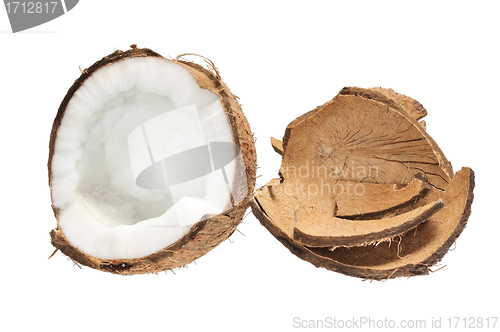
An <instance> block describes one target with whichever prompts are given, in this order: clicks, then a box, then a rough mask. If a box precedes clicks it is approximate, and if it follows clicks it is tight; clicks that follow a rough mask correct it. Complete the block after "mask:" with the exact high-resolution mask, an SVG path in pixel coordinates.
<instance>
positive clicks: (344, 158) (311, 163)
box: [251, 88, 474, 280]
mask: <svg viewBox="0 0 500 332" xmlns="http://www.w3.org/2000/svg"><path fill="white" fill-rule="evenodd" d="M426 113H427V111H426V110H425V109H424V108H423V107H422V105H421V104H420V103H418V102H417V101H415V100H413V99H411V98H409V97H407V96H404V95H401V94H397V93H395V92H394V91H392V90H390V89H381V88H375V89H360V88H344V89H343V90H341V91H340V93H339V94H338V95H337V96H336V97H335V98H333V99H332V100H331V101H329V102H327V103H325V104H324V105H322V106H319V107H317V108H316V109H314V110H313V111H310V112H308V113H306V114H304V115H302V116H301V117H299V118H297V119H295V120H294V121H292V122H291V123H290V124H289V125H288V127H287V129H286V132H285V135H284V137H283V141H280V140H277V139H272V140H271V143H272V146H273V148H274V150H275V151H276V152H278V153H279V154H280V155H282V163H281V167H280V172H279V174H280V178H279V179H274V180H272V181H270V182H269V183H268V184H267V185H265V186H263V187H262V188H260V189H258V190H257V192H256V193H255V195H254V198H253V200H252V202H251V205H252V210H253V212H254V214H255V216H256V217H257V218H258V219H259V220H260V222H261V223H262V225H264V226H265V227H266V228H267V229H268V230H269V231H270V232H271V233H272V234H273V235H274V236H275V237H276V238H277V239H278V240H279V241H280V242H282V243H283V244H284V245H285V246H286V247H287V248H288V249H289V250H290V251H291V252H292V253H293V254H295V255H297V256H298V257H300V258H302V259H304V260H306V261H309V262H311V263H312V264H313V265H315V266H317V267H323V268H326V269H329V270H333V271H336V272H340V273H343V274H346V275H351V276H355V277H360V278H368V279H377V280H380V279H388V278H396V277H408V276H414V275H422V274H427V273H428V272H429V271H430V267H431V266H432V265H434V264H436V263H437V262H439V261H440V260H441V259H442V257H443V256H444V255H445V254H446V252H447V251H448V249H449V248H450V246H451V245H452V244H453V242H454V241H455V240H456V238H457V237H458V236H459V235H460V234H461V232H462V231H463V229H464V228H465V225H466V223H467V220H468V217H469V214H470V211H471V210H470V209H471V204H472V199H473V188H474V173H473V171H472V170H471V169H470V168H468V167H464V168H463V169H461V170H460V171H458V172H456V173H454V172H453V169H452V167H451V164H450V162H449V161H448V160H447V159H446V157H445V156H444V154H443V152H442V151H441V149H440V148H439V147H438V145H437V144H436V142H435V141H434V140H433V139H432V138H431V137H430V136H429V134H428V133H427V132H426V130H425V123H423V122H422V121H420V122H419V120H420V119H421V118H422V117H424V116H425V115H426Z"/></svg>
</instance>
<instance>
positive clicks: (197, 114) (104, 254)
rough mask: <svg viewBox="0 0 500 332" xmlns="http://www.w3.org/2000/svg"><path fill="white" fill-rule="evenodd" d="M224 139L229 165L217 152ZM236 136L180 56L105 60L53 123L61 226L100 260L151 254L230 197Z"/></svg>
mask: <svg viewBox="0 0 500 332" xmlns="http://www.w3.org/2000/svg"><path fill="white" fill-rule="evenodd" d="M222 143H224V144H223V147H224V148H223V150H224V151H223V154H224V158H223V159H224V160H225V161H226V162H224V163H223V165H221V164H220V163H221V162H220V160H216V159H217V158H216V156H214V153H215V152H216V151H214V146H216V145H217V144H219V145H220V144H222ZM230 143H233V135H232V131H231V126H230V124H229V121H228V118H227V115H226V114H225V111H224V108H223V106H222V104H221V101H220V98H219V97H218V96H217V95H216V94H215V93H213V92H211V91H208V90H204V89H201V88H200V87H199V86H198V83H197V82H196V80H195V79H194V78H193V76H192V75H191V74H190V73H189V72H188V71H187V70H186V69H185V68H183V67H182V66H181V65H179V64H177V63H174V62H171V61H168V60H165V59H162V58H155V57H135V58H129V59H126V60H122V61H119V62H115V63H113V64H112V65H108V66H106V67H103V68H101V69H99V70H97V71H96V72H94V73H93V74H92V75H91V76H90V77H89V78H88V79H87V80H86V81H85V82H84V84H83V85H82V86H81V87H80V88H79V89H78V90H77V91H76V92H75V94H74V96H73V97H72V99H71V100H70V102H69V103H68V105H67V108H66V112H65V114H64V117H63V119H62V122H61V125H60V127H59V130H58V132H57V138H56V142H55V146H54V155H53V159H52V164H51V170H52V186H51V190H52V200H53V204H54V206H55V207H56V208H57V209H59V227H60V228H61V230H62V232H63V233H64V235H65V236H66V238H67V240H68V241H69V242H70V243H71V244H72V245H73V246H74V247H76V248H77V249H79V250H80V251H82V252H84V253H85V254H88V255H91V256H94V257H97V258H100V259H132V258H140V257H143V256H147V255H149V254H152V253H155V252H157V251H159V250H161V249H163V248H165V247H167V246H169V245H170V244H172V243H174V242H176V241H177V240H178V239H180V238H181V237H182V236H183V235H185V234H186V233H187V232H188V231H189V229H190V228H191V226H192V225H193V224H195V223H196V222H198V221H200V220H201V219H202V218H203V217H204V216H206V215H216V214H220V213H222V212H224V210H225V209H227V208H228V207H230V206H231V198H230V192H231V190H232V183H233V179H234V172H235V166H234V165H235V161H234V160H235V158H238V157H241V156H239V155H236V154H237V149H236V150H235V149H234V146H233V144H230ZM214 144H215V145H214ZM228 144H229V145H228ZM228 146H231V147H232V148H230V149H229V148H227V147H228ZM219 150H220V149H219ZM219 150H218V151H219ZM189 151H190V152H189ZM235 151H236V152H235ZM218 153H219V155H220V151H219V152H218ZM219 159H220V158H219ZM228 161H229V162H228ZM207 170H208V171H207ZM232 203H235V202H234V201H233V202H232ZM236 203H237V202H236Z"/></svg>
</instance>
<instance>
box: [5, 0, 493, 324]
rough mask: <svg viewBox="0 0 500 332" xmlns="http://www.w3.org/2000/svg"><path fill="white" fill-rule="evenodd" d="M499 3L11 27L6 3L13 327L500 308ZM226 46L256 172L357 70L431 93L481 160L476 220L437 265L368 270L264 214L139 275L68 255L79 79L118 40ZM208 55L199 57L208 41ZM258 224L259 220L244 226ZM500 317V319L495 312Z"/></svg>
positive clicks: (139, 7) (90, 12) (155, 45)
mask: <svg viewBox="0 0 500 332" xmlns="http://www.w3.org/2000/svg"><path fill="white" fill-rule="evenodd" d="M499 13H500V6H499V3H498V2H494V1H490V2H488V1H475V2H472V1H471V2H460V1H450V2H445V1H432V2H431V1H416V2H408V1H404V2H403V1H399V2H388V1H381V2H375V1H371V2H359V1H337V2H335V1H313V0H311V1H307V2H306V1H300V2H297V1H291V0H289V1H272V0H267V1H246V2H243V1H133V2H132V1H117V0H114V1H110V0H107V1H98V0H88V1H83V0H82V1H80V3H79V4H78V5H77V6H76V7H75V8H74V9H73V10H72V11H70V12H69V13H68V14H66V15H64V16H62V17H60V18H58V19H56V20H54V21H52V22H49V23H46V24H44V25H41V26H38V27H35V28H33V29H30V30H28V31H25V32H21V33H17V34H12V33H11V32H10V26H9V23H8V19H7V14H6V13H5V10H3V8H0V57H1V62H0V91H1V92H0V94H1V106H0V107H1V112H2V114H1V122H0V123H1V126H2V128H1V130H0V134H1V138H0V144H1V155H2V157H1V158H2V163H1V166H0V167H1V173H0V174H1V175H2V176H3V179H2V193H3V194H2V198H3V199H2V201H1V202H2V205H1V206H2V210H3V211H4V213H3V217H2V225H3V228H2V233H1V235H2V237H1V241H0V249H1V250H0V253H1V264H0V266H1V267H0V268H1V286H0V287H1V288H0V289H1V295H0V296H1V297H0V299H1V303H2V308H1V310H0V329H1V330H4V331H21V330H22V331H39V330H42V329H50V330H51V331H93V330H96V331H104V330H110V329H111V330H124V331H132V330H136V331H139V330H141V331H145V330H151V329H154V330H155V331H169V330H178V331H181V330H182V331H194V330H196V331H207V330H210V331H229V330H231V331H260V330H262V331H288V330H297V329H295V328H294V327H293V322H294V321H293V319H294V317H299V318H300V319H306V320H310V319H312V320H318V319H325V318H326V317H331V318H337V319H344V320H347V319H352V318H360V317H371V318H372V319H382V320H383V319H385V318H387V319H393V320H396V321H399V320H402V319H413V320H416V319H425V320H427V327H428V328H430V321H431V320H432V319H436V318H438V317H442V324H443V327H445V326H446V325H447V321H446V319H447V318H448V317H452V316H460V317H483V318H486V317H489V316H500V308H499V301H498V298H499V297H500V292H499V286H498V275H499V272H500V269H499V267H498V254H499V250H498V248H499V247H498V246H499V243H498V236H499V231H500V227H499V221H500V220H499V216H498V212H497V211H498V207H499V205H498V186H499V181H498V169H497V165H496V164H497V162H498V156H497V153H498V147H497V144H498V142H499V139H498V132H499V131H500V129H499V126H498V119H499V116H498V114H499V112H500V106H499V98H498V97H499V91H500V89H499V88H500V83H499V77H500V65H499V59H500V51H499V47H498V44H499V33H500V23H499V19H498V15H499ZM133 43H135V44H137V45H138V46H139V47H148V48H151V49H153V50H154V51H156V52H158V53H160V54H162V55H163V56H166V57H167V56H171V57H175V56H176V55H178V54H181V53H185V52H193V53H198V54H201V55H204V56H206V57H208V58H210V59H212V60H213V61H214V62H215V64H216V65H217V66H218V68H219V70H220V73H221V76H222V77H223V79H224V81H225V82H226V83H227V84H228V86H229V87H230V88H231V90H232V91H233V92H234V93H235V94H236V95H237V96H239V97H240V101H241V103H242V106H243V110H244V111H245V113H246V116H247V118H248V120H249V122H250V124H251V126H252V130H253V131H254V133H255V135H256V137H257V143H256V145H257V151H258V163H259V166H260V169H259V175H261V177H260V178H259V179H258V185H259V186H261V185H264V184H265V183H267V182H268V181H269V180H270V179H271V178H273V177H276V176H277V172H278V169H279V165H280V161H281V159H280V157H279V156H278V155H277V154H275V153H274V152H273V150H272V148H271V145H270V142H269V137H270V136H275V137H278V138H281V137H282V135H283V133H284V130H285V127H286V125H287V124H288V123H289V122H290V121H292V120H293V119H295V118H296V117H297V116H299V115H301V114H303V113H305V112H306V111H309V110H311V109H313V108H315V107H316V106H318V105H321V104H323V103H325V102H326V101H328V100H330V99H331V98H333V97H334V96H335V95H336V94H337V92H338V91H339V90H340V89H341V88H343V87H344V86H359V87H373V86H382V87H391V88H393V89H394V90H395V91H397V92H401V93H404V94H407V95H409V96H411V97H413V98H415V99H417V100H418V101H420V102H421V103H422V104H423V105H424V107H426V109H427V110H428V112H429V115H428V116H427V117H426V121H427V129H428V132H429V133H430V135H431V136H432V137H433V138H434V139H435V140H436V141H437V142H438V144H439V145H440V147H441V148H442V150H443V151H444V152H445V154H446V156H447V158H448V159H449V160H450V161H451V162H452V164H453V166H454V169H455V171H457V170H459V169H460V168H461V167H463V166H469V167H471V168H472V169H473V170H474V171H475V173H476V189H475V191H474V194H475V199H474V203H473V205H472V215H471V217H470V219H469V224H468V226H467V228H466V229H465V231H464V232H463V234H462V235H461V236H460V238H459V239H458V241H457V243H456V247H455V246H454V247H455V250H454V251H451V252H449V253H448V254H447V255H446V256H445V258H444V259H443V261H442V262H441V263H440V264H439V265H438V266H436V267H435V268H434V270H436V269H438V268H439V267H442V266H444V265H446V267H445V268H443V269H441V270H439V271H438V272H436V273H433V274H431V275H428V276H421V277H414V278H410V279H404V278H403V279H401V278H400V279H397V280H390V281H386V282H369V281H362V280H360V279H357V278H352V277H347V276H344V275H341V274H337V273H334V272H331V271H327V270H324V269H317V268H315V267H313V266H312V265H311V264H309V263H307V262H304V261H301V260H300V259H299V258H297V257H296V256H294V255H292V254H291V253H290V252H289V251H288V250H287V249H286V248H285V247H284V246H282V245H281V244H280V243H279V242H278V241H277V240H276V239H274V237H273V236H272V235H271V234H270V233H268V231H267V230H266V229H265V228H264V227H262V226H261V225H260V223H259V222H258V221H257V220H256V218H255V217H253V215H251V214H250V215H248V216H247V217H246V218H245V219H244V222H243V224H242V225H241V226H240V227H239V231H240V232H241V233H240V232H235V233H234V235H233V236H232V237H231V239H230V240H231V241H226V242H224V243H222V244H221V245H220V246H219V247H217V248H216V249H214V250H213V251H211V252H209V253H208V254H207V255H206V256H205V257H202V258H200V259H199V260H197V261H196V263H195V264H194V263H193V264H190V265H189V266H188V267H187V268H183V269H179V270H176V271H175V273H176V274H175V275H174V274H173V273H172V272H168V273H167V274H163V273H162V274H158V275H140V276H130V277H123V276H117V275H112V274H108V273H104V272H99V271H95V270H92V269H90V268H86V267H84V268H83V269H80V268H78V267H76V266H74V265H73V263H72V262H71V261H70V260H68V259H67V258H66V257H65V256H64V255H63V254H61V253H59V252H58V253H57V254H56V255H55V256H54V257H53V258H51V259H50V260H48V259H47V258H48V257H49V256H50V255H51V254H52V252H53V247H52V246H51V244H50V241H49V240H50V237H49V232H50V230H51V229H52V228H54V227H55V226H56V220H55V218H54V216H53V213H52V210H51V207H50V205H51V202H50V195H49V188H48V183H47V182H48V180H47V167H46V164H47V157H48V143H49V134H50V131H51V127H52V121H53V119H54V117H55V115H56V112H57V108H58V107H59V104H60V102H61V101H62V99H63V97H64V95H65V94H66V91H67V90H68V88H69V87H70V86H71V85H72V83H73V82H74V80H75V79H77V78H78V77H79V75H80V71H79V66H80V68H81V69H84V68H85V67H89V66H90V65H92V64H93V63H94V62H95V61H97V60H99V59H101V58H102V57H103V56H105V55H107V54H109V53H111V52H113V51H114V50H115V49H122V50H124V49H128V47H129V45H131V44H133ZM193 60H196V59H195V58H193ZM242 234H244V235H242ZM498 327H500V322H498V323H497V328H498Z"/></svg>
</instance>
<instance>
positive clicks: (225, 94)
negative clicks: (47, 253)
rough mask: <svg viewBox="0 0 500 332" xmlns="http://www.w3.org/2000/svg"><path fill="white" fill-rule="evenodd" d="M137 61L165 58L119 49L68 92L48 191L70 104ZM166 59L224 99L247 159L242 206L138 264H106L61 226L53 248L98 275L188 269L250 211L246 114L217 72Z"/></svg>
mask: <svg viewBox="0 0 500 332" xmlns="http://www.w3.org/2000/svg"><path fill="white" fill-rule="evenodd" d="M134 57H159V58H163V57H162V56H161V55H160V54H158V53H156V52H153V51H152V50H150V49H147V48H143V49H139V48H137V47H136V45H132V46H131V49H130V50H127V51H125V52H124V51H120V50H117V51H115V52H114V53H112V54H110V55H108V56H106V57H104V58H102V59H101V60H100V61H97V62H96V63H95V64H93V65H92V66H91V67H89V68H88V69H85V70H84V71H83V72H82V75H81V76H80V77H79V78H78V79H77V80H76V81H75V83H74V84H73V86H71V88H70V89H69V91H68V93H67V94H66V96H65V97H64V99H63V101H62V103H61V105H60V107H59V110H58V113H57V116H56V118H55V120H54V124H53V127H52V132H51V135H50V143H49V161H48V170H49V186H51V181H52V172H51V167H52V157H53V155H54V146H55V143H56V140H57V131H58V129H59V127H60V125H61V121H62V119H63V117H64V113H65V111H66V107H67V105H68V103H69V101H70V100H71V98H72V97H73V95H74V94H75V92H76V91H77V90H78V89H79V88H80V87H81V86H82V84H83V83H84V82H85V80H86V79H87V78H89V77H90V76H91V75H92V74H93V73H94V72H96V71H97V70H99V69H101V68H103V67H105V66H111V65H113V64H114V63H116V62H118V61H122V60H125V59H129V58H134ZM164 59H165V61H172V62H175V63H178V64H179V65H181V66H183V67H184V68H185V69H187V70H188V71H189V73H190V74H191V75H192V76H193V77H194V78H195V79H196V81H197V82H198V85H199V86H200V88H202V89H207V90H209V91H212V92H213V93H215V94H217V95H218V96H219V98H220V101H221V103H222V105H223V107H224V110H225V112H226V115H227V118H228V120H229V123H230V126H231V129H232V133H233V140H234V144H235V145H236V146H238V147H239V149H240V151H241V155H242V163H243V165H237V167H236V168H235V169H237V170H238V171H239V172H238V173H237V174H235V179H234V183H233V192H232V197H233V198H234V199H235V200H236V201H241V202H240V203H239V204H237V205H235V206H234V207H232V208H230V209H228V210H226V211H225V212H223V213H222V214H219V215H216V216H210V217H209V218H206V217H207V216H204V218H202V220H201V221H199V222H198V223H196V224H195V225H193V227H192V228H191V229H190V230H189V232H188V233H187V234H185V235H184V236H183V237H182V238H180V239H179V240H178V241H177V242H175V243H173V244H172V245H170V246H168V247H166V248H164V249H162V250H160V251H158V252H156V253H153V254H150V255H148V256H145V257H141V258H136V259H117V260H106V259H99V258H96V257H92V256H89V255H87V254H85V253H83V252H82V251H81V250H79V249H78V248H75V247H74V246H73V245H72V244H71V243H70V242H69V241H68V240H67V239H66V237H65V236H64V233H63V232H62V230H61V228H60V227H59V226H58V227H57V228H55V229H53V230H52V231H51V232H50V237H51V243H52V245H53V246H54V247H56V248H57V249H59V250H60V251H61V252H62V253H64V254H65V255H67V256H68V257H69V258H71V260H73V261H74V262H76V263H79V264H81V265H85V266H89V267H91V268H94V269H96V270H101V271H106V272H111V273H116V274H123V275H128V274H139V273H155V272H160V271H166V270H172V269H174V268H178V267H183V266H185V265H187V264H189V263H191V262H193V261H194V260H195V259H197V258H199V257H201V256H203V255H205V254H206V253H207V252H209V251H210V250H212V249H213V248H215V247H216V246H218V245H219V244H220V243H221V242H223V241H224V240H226V239H227V238H228V237H229V236H231V234H232V233H233V232H234V231H235V230H236V227H237V226H238V224H239V223H240V222H241V220H242V219H243V217H244V213H245V210H246V209H247V208H248V205H249V200H250V199H251V195H252V193H253V191H254V188H255V179H256V176H255V174H256V169H257V165H256V152H255V145H254V138H253V134H252V131H251V129H250V125H249V124H248V122H247V120H246V118H245V116H244V114H243V111H242V110H241V107H240V105H239V103H238V101H237V97H236V96H235V95H233V94H232V93H231V92H230V91H229V89H228V87H227V86H226V85H225V84H224V82H223V81H222V79H221V78H220V76H219V73H218V71H217V70H216V69H215V67H214V68H213V72H212V71H210V70H207V69H205V68H203V67H202V66H200V65H198V64H196V63H193V62H188V61H183V60H173V59H166V58H164ZM52 209H53V210H54V215H55V217H56V219H57V220H59V219H58V213H59V211H58V209H57V208H56V207H55V206H54V205H52Z"/></svg>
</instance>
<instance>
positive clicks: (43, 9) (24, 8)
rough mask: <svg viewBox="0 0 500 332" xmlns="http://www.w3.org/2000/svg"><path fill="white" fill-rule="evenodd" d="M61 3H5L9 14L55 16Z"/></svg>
mask: <svg viewBox="0 0 500 332" xmlns="http://www.w3.org/2000/svg"><path fill="white" fill-rule="evenodd" d="M58 4H59V2H57V1H52V2H25V1H23V2H20V1H11V2H7V3H5V8H7V13H8V14H16V13H20V14H42V13H46V14H49V13H50V14H53V13H54V12H55V10H56V8H57V5H58Z"/></svg>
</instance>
